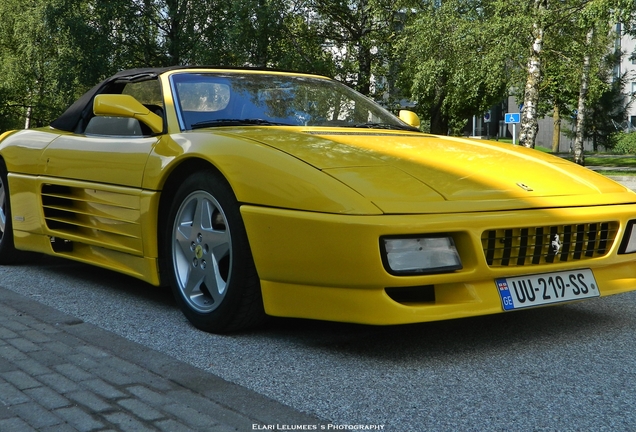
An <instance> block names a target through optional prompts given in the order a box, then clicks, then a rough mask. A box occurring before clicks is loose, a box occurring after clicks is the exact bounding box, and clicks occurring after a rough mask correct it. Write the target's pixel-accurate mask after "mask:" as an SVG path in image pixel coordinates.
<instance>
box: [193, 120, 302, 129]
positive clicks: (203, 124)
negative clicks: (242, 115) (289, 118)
mask: <svg viewBox="0 0 636 432" xmlns="http://www.w3.org/2000/svg"><path fill="white" fill-rule="evenodd" d="M215 126H216V127H220V126H291V125H290V124H288V123H279V122H272V121H269V120H263V119H257V118H253V119H215V120H204V121H200V122H197V123H194V124H193V125H191V126H190V128H191V129H200V128H206V127H215Z"/></svg>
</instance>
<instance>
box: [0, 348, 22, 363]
mask: <svg viewBox="0 0 636 432" xmlns="http://www.w3.org/2000/svg"><path fill="white" fill-rule="evenodd" d="M0 358H4V359H6V360H11V361H15V360H25V359H27V358H28V357H27V355H26V354H24V353H23V352H22V351H20V350H19V349H16V348H15V347H13V346H11V345H8V344H7V345H3V346H0Z"/></svg>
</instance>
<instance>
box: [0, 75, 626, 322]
mask: <svg viewBox="0 0 636 432" xmlns="http://www.w3.org/2000/svg"><path fill="white" fill-rule="evenodd" d="M418 125H419V119H418V118H417V116H416V115H415V114H414V113H412V112H409V111H402V112H400V115H399V118H398V117H396V116H394V115H392V114H391V113H389V112H387V111H386V110H385V109H383V108H382V107H380V106H379V105H377V104H375V103H373V102H371V101H370V100H368V99H366V98H364V97H362V96H361V95H359V94H357V93H356V92H354V91H352V90H350V89H349V88H348V87H346V86H344V85H342V84H339V83H337V82H336V81H333V80H331V79H328V78H325V77H320V76H313V75H304V74H292V73H283V72H273V71H256V70H240V69H239V70H225V69H210V68H185V67H175V68H162V69H137V70H131V71H124V72H121V73H118V74H117V75H115V76H113V77H111V78H109V79H107V80H105V81H104V82H102V83H100V84H99V85H97V86H96V87H94V88H93V89H91V90H90V91H89V92H88V93H86V94H85V95H84V96H82V97H81V98H80V99H79V100H78V101H77V102H76V103H75V104H73V105H72V106H71V107H70V108H69V109H68V110H67V111H66V112H65V113H64V114H63V115H62V116H61V117H59V118H58V119H57V120H55V121H54V122H53V123H52V124H51V125H50V127H46V128H39V129H31V130H24V131H12V132H7V133H5V134H3V135H2V136H1V137H0V140H1V141H0V205H1V207H0V236H1V237H0V262H1V263H5V264H6V263H9V262H11V261H12V260H14V259H15V258H16V257H17V256H19V255H20V253H17V252H16V250H18V251H36V252H42V253H46V254H50V255H55V256H59V257H65V258H70V259H73V260H77V261H81V262H84V263H89V264H94V265H97V266H101V267H105V268H108V269H112V270H114V271H118V272H122V273H125V274H128V275H131V276H134V277H137V278H140V279H142V280H144V281H147V282H148V283H150V284H154V285H170V286H171V287H172V290H173V292H174V295H175V297H176V299H177V302H178V304H179V306H180V307H181V309H182V310H183V312H184V314H185V315H186V316H187V318H188V319H189V320H190V321H191V322H192V323H193V324H194V325H195V326H197V327H198V328H200V329H203V330H207V331H212V332H225V331H231V330H236V329H240V328H245V327H248V326H253V325H256V324H258V323H259V322H261V320H262V319H263V318H264V317H265V316H266V315H273V316H282V317H302V318H312V319H321V320H333V321H346V322H355V323H367V324H401V323H414V322H424V321H432V320H441V319H449V318H458V317H468V316H474V315H483V314H492V313H497V312H503V311H509V310H516V309H521V308H527V307H535V306H543V305H550V304H555V303H562V302H568V301H573V300H579V299H584V298H590V297H597V296H600V295H609V294H615V293H620V292H624V291H629V290H633V289H635V288H636V254H634V252H636V230H634V223H635V221H636V194H634V193H632V192H631V191H629V190H628V189H626V188H625V187H623V186H621V185H619V184H617V183H615V182H613V181H611V180H609V179H607V178H605V177H603V176H600V175H598V174H595V173H594V172H592V171H590V170H588V169H586V168H584V167H580V166H577V165H574V164H571V163H569V162H567V161H564V160H562V159H560V158H557V157H553V156H549V155H546V154H543V153H541V152H538V151H535V150H531V149H526V148H522V147H516V146H512V145H506V144H499V143H495V142H488V141H480V140H470V139H461V138H452V137H444V136H434V135H429V134H425V133H422V132H420V131H419V130H418V128H417V126H418Z"/></svg>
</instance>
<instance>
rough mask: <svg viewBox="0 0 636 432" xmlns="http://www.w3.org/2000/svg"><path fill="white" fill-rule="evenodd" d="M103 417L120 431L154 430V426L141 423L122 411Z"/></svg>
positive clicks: (142, 431) (138, 431)
mask: <svg viewBox="0 0 636 432" xmlns="http://www.w3.org/2000/svg"><path fill="white" fill-rule="evenodd" d="M104 418H106V420H108V421H109V422H111V423H113V424H115V425H117V428H118V429H119V430H122V431H134V432H146V431H148V432H154V431H156V429H155V428H153V427H150V426H146V425H144V424H142V423H141V422H140V421H139V420H137V419H136V418H134V417H133V416H131V415H129V414H127V413H124V412H116V413H112V414H106V415H104Z"/></svg>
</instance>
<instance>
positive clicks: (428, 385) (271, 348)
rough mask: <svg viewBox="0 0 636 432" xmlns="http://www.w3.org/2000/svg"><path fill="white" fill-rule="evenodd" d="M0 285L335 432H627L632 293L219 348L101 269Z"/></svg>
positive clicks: (148, 290)
mask: <svg viewBox="0 0 636 432" xmlns="http://www.w3.org/2000/svg"><path fill="white" fill-rule="evenodd" d="M0 284H1V285H2V286H4V287H6V288H9V289H11V290H14V291H16V292H18V293H21V294H23V295H26V296H29V297H30V298H32V299H35V300H37V301H39V302H41V303H44V304H47V305H49V306H52V307H54V308H57V309H59V310H61V311H63V312H66V313H69V314H72V315H74V316H76V317H79V318H81V319H82V320H84V321H86V322H90V323H93V324H96V325H98V326H100V327H102V328H104V329H107V330H110V331H112V332H115V333H117V334H119V335H122V336H124V337H126V338H128V339H130V340H133V341H136V342H139V343H141V344H144V345H146V346H149V347H151V348H154V349H156V350H159V351H162V352H164V353H167V354H169V355H171V356H174V357H176V358H178V359H180V360H183V361H185V362H188V363H191V364H193V365H195V366H197V367H199V368H202V369H204V370H207V371H209V372H211V373H214V374H216V375H218V376H220V377H222V378H224V379H226V380H229V381H232V382H234V383H237V384H240V385H242V386H245V387H247V388H250V389H252V390H255V391H257V392H259V393H261V394H264V395H267V396H269V397H271V398H274V399H276V400H278V401H280V402H282V403H285V404H287V405H290V406H292V407H294V408H297V409H300V410H302V411H305V412H307V413H311V414H315V415H317V416H319V417H321V418H323V419H325V420H329V421H332V422H333V423H334V424H339V425H349V424H364V425H384V430H386V431H400V432H406V431H418V432H419V431H428V430H431V431H433V430H434V431H455V430H462V431H473V430H474V431H477V430H479V431H484V430H486V431H491V430H506V431H527V430H559V431H561V430H594V431H598V430H611V431H615V430H633V429H635V428H636V391H635V388H636V361H635V360H636V338H635V337H634V335H635V334H636V293H628V294H622V295H618V296H613V297H607V298H602V299H594V300H590V301H585V302H581V303H577V304H570V305H563V306H557V307H549V308H543V309H535V310H527V311H519V312H513V313H506V314H499V315H494V316H488V317H480V318H474V319H463V320H454V321H446V322H437V323H429V324H421V325H410V326H399V327H368V326H357V325H347V324H335V323H322V322H315V321H303V320H288V319H277V320H273V322H272V323H271V324H270V325H269V326H268V327H266V328H264V329H261V330H259V331H253V332H249V333H242V334H236V335H231V336H218V335H212V334H206V333H203V332H201V331H198V330H196V329H194V328H193V327H192V326H190V325H189V324H188V322H187V321H186V320H185V318H184V317H183V316H182V315H181V312H180V311H179V310H178V309H177V308H176V306H175V304H174V302H173V300H172V298H171V295H170V294H169V293H168V292H166V291H163V290H160V289H157V288H154V287H152V286H149V285H147V284H144V283H142V282H140V281H137V280H135V279H132V278H128V277H126V276H122V275H119V274H116V273H112V272H109V271H106V270H102V269H97V268H93V267H89V266H84V265H81V264H76V263H71V262H67V261H60V260H57V259H53V258H48V257H41V258H38V259H36V260H35V261H34V262H33V263H31V264H27V265H19V266H10V267H7V266H0ZM284 421H285V419H280V422H281V423H284Z"/></svg>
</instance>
